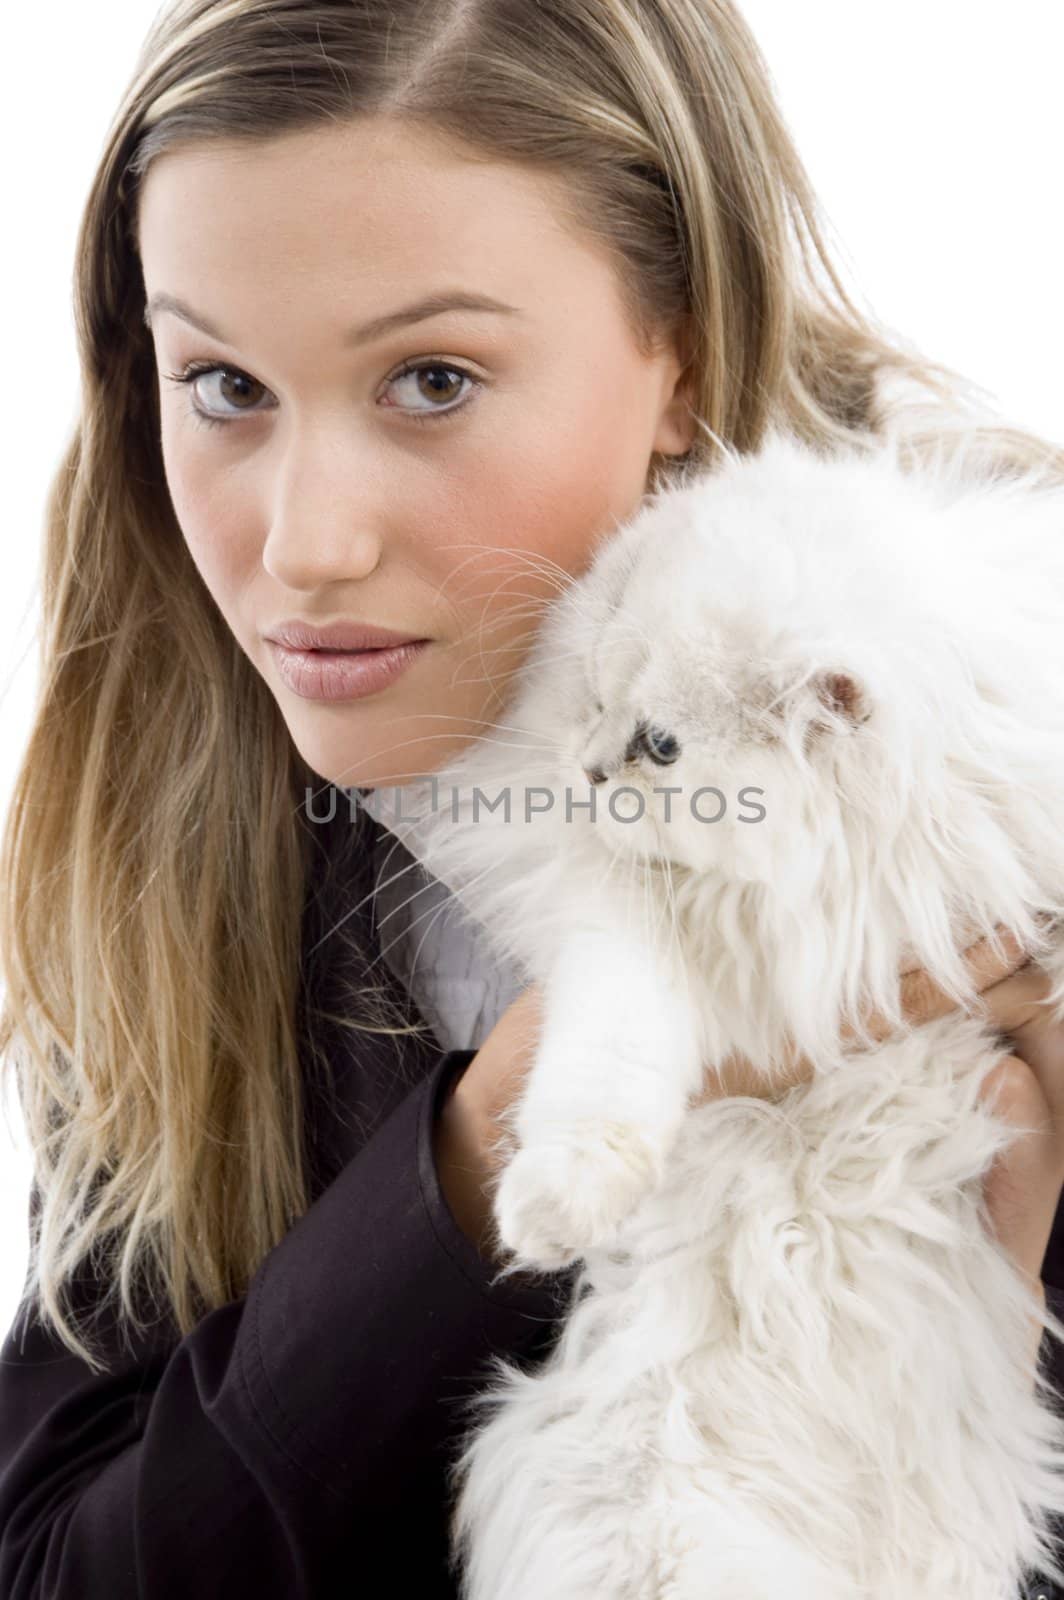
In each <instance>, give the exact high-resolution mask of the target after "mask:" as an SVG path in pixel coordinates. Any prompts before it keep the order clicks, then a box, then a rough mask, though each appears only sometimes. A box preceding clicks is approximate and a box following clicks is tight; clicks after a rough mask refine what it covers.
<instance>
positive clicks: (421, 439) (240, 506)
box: [139, 119, 693, 786]
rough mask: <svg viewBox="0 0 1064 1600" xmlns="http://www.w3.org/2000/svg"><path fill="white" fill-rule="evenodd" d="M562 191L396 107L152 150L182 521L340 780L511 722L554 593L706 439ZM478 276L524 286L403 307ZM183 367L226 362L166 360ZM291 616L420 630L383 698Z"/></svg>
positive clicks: (266, 671) (150, 270)
mask: <svg viewBox="0 0 1064 1600" xmlns="http://www.w3.org/2000/svg"><path fill="white" fill-rule="evenodd" d="M552 196H554V197H556V191H554V190H553V189H552V186H551V180H549V179H545V178H543V177H542V176H539V175H531V174H530V173H528V172H527V171H526V170H524V169H521V168H517V167H515V166H513V165H510V164H498V165H496V164H486V163H484V162H483V161H480V160H477V161H471V160H464V159H462V158H461V156H460V154H459V153H458V152H457V151H456V149H455V148H454V147H453V146H450V145H448V144H446V143H445V142H443V141H441V140H437V139H435V138H433V137H430V136H429V135H428V134H427V133H424V132H420V131H417V130H412V129H409V128H404V127H402V126H401V125H399V124H397V123H395V122H392V121H387V120H385V119H379V120H378V119H363V120H362V121H360V122H352V123H349V124H342V125H330V126H329V127H328V128H325V129H314V130H312V131H308V132H300V133H298V134H291V135H285V136H284V137H282V138H278V139H276V140H273V141H271V142H263V143H259V144H255V145H250V144H249V145H246V146H243V147H241V146H240V145H238V144H236V143H230V142H226V143H219V144H211V145H205V144H201V145H197V146H191V145H190V146H188V147H187V148H185V149H183V150H180V151H174V152H171V153H169V154H167V155H164V156H162V157H159V158H157V160H156V162H155V163H154V164H153V166H152V167H151V168H150V169H149V172H148V176H147V178H146V180H145V183H144V187H143V190H142V195H141V206H140V214H139V243H140V250H141V257H142V262H143V269H144V280H145V290H146V294H147V299H148V306H149V314H150V317H151V328H152V335H153V339H154V343H155V351H156V357H157V363H158V369H159V373H160V404H161V413H162V451H163V459H164V463H165V469H166V476H167V481H168V484H169V489H170V494H171V497H172V500H173V506H174V510H175V513H176V515H177V520H178V522H179V524H180V526H181V529H182V532H183V534H184V537H185V539H186V541H187V543H188V548H189V551H190V553H191V555H192V559H193V560H194V561H195V563H196V566H197V568H198V569H199V571H200V573H201V574H202V577H203V580H204V583H205V584H206V586H207V588H208V589H209V591H210V593H211V595H212V596H213V598H214V600H215V602H216V603H217V605H218V607H219V609H220V610H221V612H222V614H223V615H224V617H225V619H226V621H227V623H228V624H229V626H230V628H231V629H232V631H233V633H234V635H235V636H236V639H237V640H238V642H239V644H240V645H241V647H242V648H243V650H244V651H245V653H246V654H247V656H248V658H249V659H250V661H251V662H252V664H253V665H254V666H255V667H256V669H257V670H258V671H259V672H260V673H261V674H262V676H263V677H264V679H265V681H266V683H267V684H268V685H269V687H270V690H271V691H272V693H273V694H274V695H275V697H276V699H277V703H278V705H279V706H280V708H281V711H282V714H283V716H284V718H285V722H286V724H287V726H288V728H289V729H290V731H291V735H292V738H293V740H294V742H295V744H296V746H297V748H298V749H299V751H300V753H301V754H302V755H303V757H304V758H305V759H306V761H307V762H308V763H309V764H310V766H311V767H312V769H313V770H314V771H315V772H317V773H319V774H321V775H322V776H323V777H325V778H328V779H330V780H331V781H333V782H334V783H337V784H341V785H348V786H352V785H356V784H357V785H363V786H374V785H378V784H381V785H384V784H388V785H390V784H401V783H403V782H404V781H408V780H409V779H411V778H413V777H416V776H418V775H420V774H424V773H429V772H432V771H434V770H437V769H438V768H440V767H442V766H443V764H444V763H445V762H446V761H447V760H449V759H450V758H451V757H452V756H454V755H456V754H457V753H458V751H459V750H460V748H461V747H462V745H463V744H466V743H467V742H468V741H469V740H470V739H472V738H473V737H475V736H476V735H477V734H478V733H479V732H482V731H483V730H484V728H485V726H486V725H488V724H490V723H491V722H492V721H495V720H501V721H505V716H504V715H503V712H504V705H505V701H506V698H507V686H508V684H509V683H510V681H511V680H512V679H513V677H514V674H515V673H516V672H518V671H519V669H520V666H521V663H522V661H523V659H524V658H525V656H526V653H527V650H528V647H529V645H530V643H531V640H532V635H533V633H534V630H535V626H536V622H537V616H538V614H540V613H541V610H542V605H543V603H544V602H545V601H546V600H548V599H549V598H550V597H551V596H552V595H553V594H555V593H556V592H557V589H558V586H559V582H560V581H564V574H577V573H579V572H580V571H582V570H583V569H584V568H585V566H586V564H587V562H588V561H589V559H590V556H591V554H592V551H593V546H594V544H595V541H596V539H597V537H598V536H599V535H600V534H601V533H602V532H603V531H605V530H609V529H612V528H613V527H615V526H616V525H617V524H618V523H619V522H620V521H623V520H624V519H625V518H627V517H628V516H629V515H631V514H633V513H634V512H635V511H636V510H637V508H638V506H639V503H640V501H641V499H642V497H643V495H644V493H645V490H646V484H647V470H648V466H649V459H650V455H651V452H652V451H654V450H660V451H663V452H666V453H668V454H680V453H682V452H684V451H685V450H687V449H688V448H689V446H690V444H691V442H692V437H693V424H691V422H690V420H689V413H688V410H687V407H686V405H685V403H684V399H685V396H684V393H683V392H682V390H681V387H680V385H679V384H678V380H679V379H680V374H681V368H682V363H681V357H680V354H679V353H678V351H677V350H676V349H675V347H674V346H673V345H672V344H669V345H667V346H665V347H663V348H662V350H661V352H660V353H658V354H656V355H655V356H654V357H652V358H649V359H648V358H647V357H645V356H644V355H642V354H641V353H640V351H639V350H638V348H637V346H636V343H635V340H634V336H633V334H632V333H631V332H630V330H629V328H628V326H627V323H626V321H625V319H624V317H623V315H622V309H621V303H620V299H619V294H618V288H617V284H616V280H615V277H614V272H613V269H612V267H611V265H610V263H609V262H608V260H607V259H606V258H605V256H604V254H603V253H602V252H601V251H599V250H598V249H597V248H596V247H595V245H594V244H593V243H583V242H579V241H578V240H577V239H576V238H575V237H574V236H573V233H572V232H569V231H566V230H565V228H564V227H563V225H562V222H561V221H560V218H559V216H558V214H557V212H556V211H555V210H553V209H552ZM459 293H460V294H462V295H464V296H486V297H491V299H492V300H494V301H496V302H499V303H501V304H502V305H504V306H506V307H509V308H510V309H509V310H506V311H500V310H491V309H486V308H473V307H470V306H466V307H465V308H453V309H446V310H444V309H440V310H436V311H435V312H434V313H433V314H431V315H426V314H425V313H424V312H422V313H421V314H420V315H417V316H415V315H414V314H413V312H409V313H408V314H407V315H406V316H403V315H401V313H403V312H404V310H406V309H407V308H410V307H414V306H416V305H417V304H418V303H419V302H422V301H425V300H426V299H428V298H429V297H435V298H440V297H444V296H450V295H452V294H459ZM156 297H165V299H163V300H158V301H157V300H156ZM153 301H154V302H155V304H153ZM173 302H181V306H180V307H179V306H177V305H175V304H174V303H173ZM382 318H388V319H389V324H388V326H384V327H381V328H379V329H376V330H369V331H367V330H366V329H365V327H364V325H365V324H369V323H371V322H376V321H377V320H378V319H382ZM208 327H209V328H210V330H211V331H210V332H206V331H204V330H205V329H206V328H208ZM358 330H362V331H361V333H359V332H358ZM190 364H196V365H197V366H199V367H200V368H201V369H209V370H201V371H200V373H199V375H198V376H196V377H195V381H194V382H192V383H190V384H180V383H177V382H174V381H172V378H171V377H169V376H167V375H173V374H180V373H181V372H182V371H183V370H184V369H186V368H187V367H188V366H189V365H190ZM404 368H405V369H407V370H405V371H404ZM419 368H420V370H418V369H419ZM197 408H198V410H199V411H200V412H202V413H205V416H203V417H201V416H199V415H197ZM212 419H213V425H212ZM559 569H561V570H559ZM290 619H297V620H300V621H303V622H305V623H308V624H310V625H311V626H312V627H313V626H317V625H324V624H328V623H333V622H340V621H347V622H351V623H369V624H372V625H374V626H377V627H381V628H387V629H390V630H393V631H395V632H398V633H401V634H403V635H404V636H407V637H414V638H418V639H427V640H429V641H430V642H429V643H428V644H427V645H425V646H424V647H422V648H421V649H420V650H418V651H416V652H412V653H411V659H410V662H409V665H407V666H406V668H405V670H404V671H403V672H402V673H401V674H400V675H399V676H398V677H396V678H393V679H392V680H391V681H390V682H388V683H387V684H386V685H385V686H383V687H378V688H376V689H375V690H373V691H372V692H370V693H368V694H362V695H361V696H359V697H357V698H347V699H333V700H325V699H321V698H307V697H305V696H304V695H302V694H300V693H298V692H296V691H295V690H294V689H293V688H292V687H291V686H290V684H289V682H288V681H287V680H286V678H285V677H284V676H282V673H281V672H280V671H279V660H283V658H282V657H279V654H278V651H277V648H276V647H275V646H274V645H272V644H270V643H269V642H268V641H267V637H266V636H267V635H268V634H269V633H271V632H272V631H273V630H274V628H276V626H277V625H278V624H280V623H282V622H285V621H287V620H290Z"/></svg>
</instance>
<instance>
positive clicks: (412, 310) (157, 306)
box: [144, 289, 527, 347]
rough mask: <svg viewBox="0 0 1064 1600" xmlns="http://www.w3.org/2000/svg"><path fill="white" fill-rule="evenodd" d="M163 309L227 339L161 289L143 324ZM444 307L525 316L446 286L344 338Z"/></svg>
mask: <svg viewBox="0 0 1064 1600" xmlns="http://www.w3.org/2000/svg"><path fill="white" fill-rule="evenodd" d="M166 311H169V312H170V313H171V315H172V316H175V317H180V318H181V321H182V322H187V323H188V324H189V325H190V326H191V327H193V328H198V329H199V331H200V333H205V334H206V335H207V337H208V338H209V339H217V340H218V341H219V343H220V344H228V343H229V341H228V340H227V339H226V338H225V337H224V335H223V334H222V333H220V332H219V330H218V329H217V328H216V327H215V326H214V324H213V323H212V322H210V321H209V320H208V318H207V317H204V316H201V315H200V313H199V312H198V311H193V309H192V307H191V306H190V305H188V304H187V302H186V301H184V300H182V299H180V297H179V296H178V295H174V294H167V293H166V291H165V290H163V289H159V290H157V291H156V293H155V294H153V295H152V296H151V298H150V299H149V301H148V303H147V304H146V305H145V307H144V324H145V327H147V328H150V327H151V325H152V317H153V316H158V315H159V314H160V313H162V312H166ZM445 311H494V312H497V313H499V314H500V315H502V316H513V317H525V316H527V313H526V312H524V311H522V310H520V309H519V307H517V306H511V305H507V304H506V302H505V301H503V300H496V299H495V297H494V296H493V295H488V294H475V293H472V292H470V291H467V290H463V289H453V290H445V291H440V292H439V293H437V294H430V295H426V296H425V297H424V299H421V300H416V301H414V303H413V304H412V305H408V306H401V307H400V308H399V310H397V311H388V312H385V314H384V315H383V316H380V317H373V318H372V319H371V320H370V321H369V322H364V323H362V324H361V325H360V326H359V327H357V328H352V329H350V330H349V332H348V333H347V334H346V335H345V336H344V341H343V342H344V344H345V345H347V346H349V347H354V346H358V345H362V344H368V343H369V342H370V340H372V339H380V338H382V337H383V336H384V334H386V333H391V332H392V331H393V329H395V328H401V327H405V326H406V324H407V323H410V322H425V321H427V320H428V318H429V317H438V316H442V314H443V313H444V312H445Z"/></svg>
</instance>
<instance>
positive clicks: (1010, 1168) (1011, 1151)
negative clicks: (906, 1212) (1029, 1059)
mask: <svg viewBox="0 0 1064 1600" xmlns="http://www.w3.org/2000/svg"><path fill="white" fill-rule="evenodd" d="M979 1096H980V1098H981V1099H983V1100H985V1101H986V1102H987V1104H988V1106H989V1108H990V1109H992V1110H993V1112H994V1113H995V1115H996V1116H999V1117H1001V1118H1002V1119H1003V1120H1004V1121H1006V1122H1008V1123H1010V1124H1012V1126H1013V1127H1014V1128H1015V1129H1016V1130H1017V1133H1016V1137H1015V1138H1014V1140H1013V1142H1012V1143H1011V1144H1010V1145H1009V1147H1008V1149H1007V1150H1004V1151H1002V1153H1001V1154H1000V1155H999V1156H998V1157H997V1159H996V1160H995V1161H994V1163H993V1165H992V1167H991V1168H990V1171H989V1173H988V1174H987V1177H986V1179H985V1181H984V1194H985V1196H986V1201H987V1209H988V1211H989V1213H990V1216H991V1220H992V1222H993V1225H994V1232H995V1234H996V1235H997V1237H998V1239H999V1240H1000V1241H1001V1243H1002V1245H1003V1246H1004V1247H1005V1249H1006V1250H1007V1251H1008V1252H1009V1254H1010V1255H1011V1256H1012V1258H1013V1259H1014V1260H1015V1262H1016V1263H1017V1265H1018V1266H1019V1267H1020V1268H1021V1269H1022V1270H1023V1271H1024V1272H1025V1273H1026V1274H1027V1276H1028V1279H1029V1280H1030V1282H1031V1284H1032V1287H1033V1286H1034V1284H1035V1283H1036V1282H1037V1281H1040V1279H1041V1274H1042V1263H1043V1261H1044V1260H1045V1253H1046V1250H1047V1248H1048V1246H1049V1236H1050V1234H1051V1232H1052V1229H1053V1219H1054V1217H1055V1216H1056V1211H1057V1206H1058V1204H1059V1202H1060V1194H1061V1185H1062V1182H1064V1159H1062V1152H1061V1143H1062V1141H1061V1139H1060V1138H1059V1137H1058V1136H1057V1135H1056V1132H1055V1129H1054V1125H1053V1119H1052V1116H1051V1114H1050V1110H1049V1104H1048V1102H1047V1100H1046V1097H1045V1094H1044V1093H1043V1091H1042V1088H1041V1085H1040V1084H1039V1082H1038V1079H1037V1078H1036V1077H1035V1075H1034V1073H1033V1072H1032V1071H1031V1069H1030V1067H1029V1066H1028V1065H1027V1063H1026V1062H1025V1061H1023V1060H1021V1058H1020V1057H1019V1056H1006V1057H1005V1059H1004V1060H1003V1061H1000V1062H999V1063H998V1065H997V1066H996V1067H995V1068H994V1070H993V1072H990V1073H988V1074H987V1076H986V1078H985V1079H984V1081H983V1083H982V1084H981V1085H980V1089H979Z"/></svg>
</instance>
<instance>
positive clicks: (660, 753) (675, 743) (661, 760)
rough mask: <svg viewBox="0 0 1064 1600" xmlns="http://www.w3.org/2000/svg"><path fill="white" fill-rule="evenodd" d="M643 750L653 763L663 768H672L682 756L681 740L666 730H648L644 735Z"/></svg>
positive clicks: (651, 728) (653, 728) (650, 728)
mask: <svg viewBox="0 0 1064 1600" xmlns="http://www.w3.org/2000/svg"><path fill="white" fill-rule="evenodd" d="M643 748H644V750H645V751H646V753H647V755H648V756H649V757H650V759H651V761H656V762H657V763H658V765H659V766H662V767H667V766H670V765H671V764H672V762H674V761H675V760H676V759H677V758H678V756H679V754H680V744H679V740H678V739H677V738H676V736H675V734H671V733H666V731H665V729H664V728H655V727H649V728H647V730H646V732H645V733H644V734H643Z"/></svg>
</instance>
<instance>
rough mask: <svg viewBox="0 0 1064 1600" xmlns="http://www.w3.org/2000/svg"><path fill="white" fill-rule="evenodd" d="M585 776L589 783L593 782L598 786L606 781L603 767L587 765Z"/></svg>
mask: <svg viewBox="0 0 1064 1600" xmlns="http://www.w3.org/2000/svg"><path fill="white" fill-rule="evenodd" d="M584 777H585V778H586V779H587V781H588V783H593V784H595V786H596V787H597V786H598V785H599V784H600V783H605V782H606V774H605V773H604V772H603V770H602V768H601V767H585V768H584Z"/></svg>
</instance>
